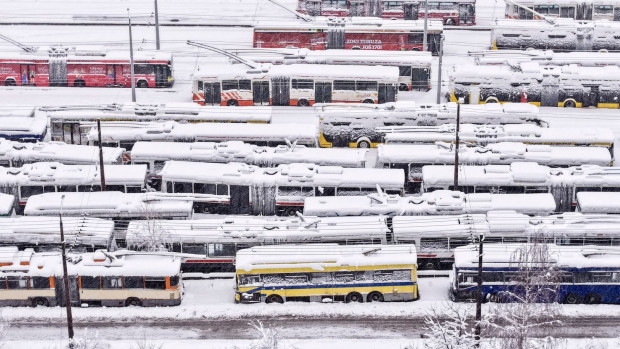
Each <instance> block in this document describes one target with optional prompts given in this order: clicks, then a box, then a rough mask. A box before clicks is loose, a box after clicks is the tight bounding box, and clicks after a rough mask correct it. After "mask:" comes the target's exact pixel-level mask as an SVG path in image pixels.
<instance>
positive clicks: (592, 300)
mask: <svg viewBox="0 0 620 349" xmlns="http://www.w3.org/2000/svg"><path fill="white" fill-rule="evenodd" d="M583 303H584V304H600V303H601V296H599V295H598V293H595V292H592V293H588V294H587V295H586V296H585V297H583Z"/></svg>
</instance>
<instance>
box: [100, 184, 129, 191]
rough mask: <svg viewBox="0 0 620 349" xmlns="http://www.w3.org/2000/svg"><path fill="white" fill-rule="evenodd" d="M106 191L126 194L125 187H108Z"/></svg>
mask: <svg viewBox="0 0 620 349" xmlns="http://www.w3.org/2000/svg"><path fill="white" fill-rule="evenodd" d="M105 190H107V191H120V192H125V186H124V185H106V186H105Z"/></svg>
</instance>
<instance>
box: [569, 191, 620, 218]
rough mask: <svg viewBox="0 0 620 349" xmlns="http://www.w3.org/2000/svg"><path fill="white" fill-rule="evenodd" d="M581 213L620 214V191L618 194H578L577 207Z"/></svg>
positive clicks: (596, 192) (584, 192)
mask: <svg viewBox="0 0 620 349" xmlns="http://www.w3.org/2000/svg"><path fill="white" fill-rule="evenodd" d="M575 211H577V212H581V213H609V214H618V213H620V191H618V192H607V191H604V192H600V191H595V192H589V191H580V192H579V193H577V207H576V209H575Z"/></svg>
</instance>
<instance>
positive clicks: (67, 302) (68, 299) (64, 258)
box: [58, 195, 74, 349]
mask: <svg viewBox="0 0 620 349" xmlns="http://www.w3.org/2000/svg"><path fill="white" fill-rule="evenodd" d="M64 200H65V196H64V195H63V196H61V197H60V212H59V213H58V218H59V219H60V247H61V251H62V252H61V253H62V281H63V286H64V293H65V308H67V331H68V333H69V349H73V347H74V345H73V314H72V313H71V289H70V288H69V276H68V275H67V274H68V272H67V255H66V251H65V231H64V228H63V225H62V204H63V202H64Z"/></svg>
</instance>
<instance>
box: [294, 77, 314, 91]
mask: <svg viewBox="0 0 620 349" xmlns="http://www.w3.org/2000/svg"><path fill="white" fill-rule="evenodd" d="M291 86H292V88H293V89H294V90H313V89H314V80H309V79H292V80H291Z"/></svg>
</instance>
